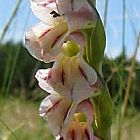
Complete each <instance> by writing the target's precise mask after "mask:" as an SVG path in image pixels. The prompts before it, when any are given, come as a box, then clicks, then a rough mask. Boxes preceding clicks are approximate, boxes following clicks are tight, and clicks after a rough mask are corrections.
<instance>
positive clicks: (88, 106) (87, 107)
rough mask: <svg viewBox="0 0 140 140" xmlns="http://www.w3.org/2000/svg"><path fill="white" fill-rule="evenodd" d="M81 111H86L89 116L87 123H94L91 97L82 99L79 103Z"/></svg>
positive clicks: (78, 110)
mask: <svg viewBox="0 0 140 140" xmlns="http://www.w3.org/2000/svg"><path fill="white" fill-rule="evenodd" d="M76 112H79V113H84V114H85V116H86V118H87V123H88V124H90V125H91V124H92V123H93V120H94V108H93V105H92V103H91V101H90V100H89V99H86V100H84V101H82V102H81V103H80V104H78V107H77V111H76Z"/></svg>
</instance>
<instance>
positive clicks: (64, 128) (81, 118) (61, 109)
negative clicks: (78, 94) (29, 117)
mask: <svg viewBox="0 0 140 140" xmlns="http://www.w3.org/2000/svg"><path fill="white" fill-rule="evenodd" d="M71 106H72V102H71V101H70V100H67V99H65V98H64V97H63V96H61V95H60V94H58V93H54V94H51V95H49V96H48V97H47V98H45V99H44V100H43V102H42V103H41V105H40V109H39V112H40V116H42V117H43V118H44V119H46V120H47V121H48V127H49V128H50V130H51V131H52V133H53V134H54V135H55V136H56V137H57V139H58V137H59V138H63V139H64V140H72V138H75V139H76V140H93V137H94V135H93V130H92V127H91V124H92V122H93V121H94V110H93V106H92V103H91V102H90V100H89V99H87V100H85V101H83V102H81V103H80V104H79V105H78V106H77V107H76V108H75V111H74V112H70V108H71ZM70 113H72V114H70ZM70 116H71V119H70V120H72V121H71V122H67V118H69V117H70Z"/></svg>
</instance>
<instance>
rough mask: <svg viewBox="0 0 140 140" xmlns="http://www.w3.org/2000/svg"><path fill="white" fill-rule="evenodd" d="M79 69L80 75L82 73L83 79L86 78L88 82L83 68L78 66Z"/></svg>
mask: <svg viewBox="0 0 140 140" xmlns="http://www.w3.org/2000/svg"><path fill="white" fill-rule="evenodd" d="M78 68H79V71H80V73H81V74H82V75H83V77H84V78H85V80H86V81H88V78H87V76H86V74H85V72H84V71H83V69H82V68H81V66H80V65H78Z"/></svg>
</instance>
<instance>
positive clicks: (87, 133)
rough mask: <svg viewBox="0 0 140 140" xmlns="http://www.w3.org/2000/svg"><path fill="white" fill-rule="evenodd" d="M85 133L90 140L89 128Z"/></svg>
mask: <svg viewBox="0 0 140 140" xmlns="http://www.w3.org/2000/svg"><path fill="white" fill-rule="evenodd" d="M85 135H86V137H87V139H88V140H90V136H89V132H88V130H87V129H85Z"/></svg>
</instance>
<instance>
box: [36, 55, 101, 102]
mask: <svg viewBox="0 0 140 140" xmlns="http://www.w3.org/2000/svg"><path fill="white" fill-rule="evenodd" d="M35 77H36V78H37V80H38V81H39V85H40V87H41V88H42V89H44V90H45V91H47V92H49V93H50V89H53V90H54V91H56V92H58V93H60V94H61V95H62V96H64V97H65V98H67V99H69V100H72V101H74V102H76V103H79V102H81V101H83V100H85V99H87V98H89V97H91V96H94V92H95V91H96V90H97V89H99V88H101V85H100V82H99V79H98V76H97V73H96V71H95V70H94V69H93V68H91V67H90V66H89V65H88V64H87V63H86V62H85V61H84V59H83V58H82V57H81V56H79V55H76V56H73V57H68V56H65V55H62V56H59V58H57V60H56V61H55V63H54V65H53V67H52V68H50V69H46V70H45V69H44V70H43V69H42V70H38V72H37V73H36V76H35Z"/></svg>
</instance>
